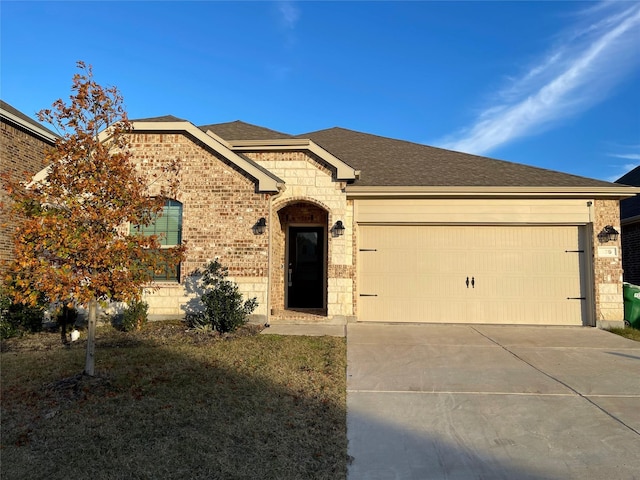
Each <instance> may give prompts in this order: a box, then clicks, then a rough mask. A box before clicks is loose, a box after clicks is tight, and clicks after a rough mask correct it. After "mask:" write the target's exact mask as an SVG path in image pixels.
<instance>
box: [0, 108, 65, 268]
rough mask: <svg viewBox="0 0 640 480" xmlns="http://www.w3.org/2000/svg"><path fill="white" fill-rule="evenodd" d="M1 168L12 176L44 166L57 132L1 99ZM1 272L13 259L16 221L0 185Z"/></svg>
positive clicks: (32, 172)
mask: <svg viewBox="0 0 640 480" xmlns="http://www.w3.org/2000/svg"><path fill="white" fill-rule="evenodd" d="M0 134H1V137H0V172H2V174H9V175H10V176H11V177H13V178H14V179H20V178H25V179H26V178H29V177H30V176H31V175H33V174H35V173H36V172H39V171H40V170H42V168H44V167H45V163H44V162H45V149H46V148H48V147H51V146H53V145H54V144H55V142H56V139H57V138H58V135H57V134H56V133H54V132H52V131H51V130H49V129H48V128H46V127H44V126H42V125H41V124H39V123H38V122H36V121H35V120H33V119H31V118H29V117H28V116H27V115H25V114H24V113H22V112H20V111H19V110H17V109H15V108H14V107H12V106H11V105H9V104H8V103H6V102H4V101H2V100H0ZM0 205H1V206H2V207H1V208H0V273H2V272H4V268H3V266H2V265H3V263H5V262H8V261H10V260H12V259H13V240H12V238H13V232H14V231H15V228H16V221H15V220H14V219H12V218H11V217H10V215H9V212H8V206H9V196H8V195H7V193H6V191H5V189H4V188H1V187H0Z"/></svg>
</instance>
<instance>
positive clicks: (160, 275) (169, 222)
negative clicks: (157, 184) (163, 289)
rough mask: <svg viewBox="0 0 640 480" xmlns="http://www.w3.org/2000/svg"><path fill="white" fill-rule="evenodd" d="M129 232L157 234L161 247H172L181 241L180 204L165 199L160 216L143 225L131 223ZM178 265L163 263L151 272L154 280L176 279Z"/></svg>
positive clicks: (178, 270) (178, 274)
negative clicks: (159, 269)
mask: <svg viewBox="0 0 640 480" xmlns="http://www.w3.org/2000/svg"><path fill="white" fill-rule="evenodd" d="M130 231H131V233H134V232H135V233H137V232H141V233H142V234H143V235H159V236H160V237H161V238H160V244H161V247H160V248H163V247H167V248H168V247H173V246H175V245H180V244H181V243H182V204H181V203H180V202H178V201H177V200H167V201H166V202H165V204H164V207H163V208H162V216H161V217H160V218H158V219H157V220H156V221H155V222H153V223H151V224H149V225H147V226H146V227H145V226H142V225H131V229H130ZM179 278H180V265H179V264H178V265H169V264H168V263H165V264H164V268H163V269H162V271H161V272H156V273H154V274H153V279H154V280H156V281H178V280H179Z"/></svg>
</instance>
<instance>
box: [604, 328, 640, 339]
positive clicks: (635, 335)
mask: <svg viewBox="0 0 640 480" xmlns="http://www.w3.org/2000/svg"><path fill="white" fill-rule="evenodd" d="M609 331H610V332H611V333H615V334H616V335H620V336H621V337H625V338H629V339H631V340H635V341H636V342H640V330H638V329H637V328H628V327H627V328H610V329H609Z"/></svg>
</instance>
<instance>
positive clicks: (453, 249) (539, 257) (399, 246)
mask: <svg viewBox="0 0 640 480" xmlns="http://www.w3.org/2000/svg"><path fill="white" fill-rule="evenodd" d="M580 237H581V229H580V228H579V227H577V226H373V225H372V226H361V227H360V229H359V254H358V255H359V256H358V295H359V296H358V319H359V320H360V321H384V322H388V321H396V322H443V323H499V324H515V323H517V324H535V325H582V324H583V323H584V318H585V314H586V312H585V309H586V303H587V302H586V300H585V298H584V297H585V288H584V279H583V278H582V275H583V274H582V272H583V268H582V263H583V261H584V255H585V253H584V251H583V247H582V241H581V238H580Z"/></svg>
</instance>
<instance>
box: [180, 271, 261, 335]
mask: <svg viewBox="0 0 640 480" xmlns="http://www.w3.org/2000/svg"><path fill="white" fill-rule="evenodd" d="M228 273H229V269H228V268H226V267H223V266H222V265H221V264H220V263H219V262H218V260H214V261H212V262H209V264H208V265H207V266H206V267H205V270H204V272H203V275H202V285H203V287H204V289H205V292H204V293H203V294H202V296H201V297H200V300H201V301H202V305H203V306H204V311H202V312H197V313H189V314H187V316H186V322H187V324H188V325H189V327H191V328H197V329H205V328H207V327H209V326H210V328H211V329H213V330H216V331H218V332H220V333H226V332H233V331H234V330H236V329H237V328H238V327H240V326H242V325H244V324H245V323H247V321H248V319H249V315H250V314H251V313H252V312H253V311H254V310H255V309H256V307H257V306H258V301H257V300H256V298H251V299H249V300H246V301H243V298H242V294H241V293H240V291H239V290H238V285H236V284H235V283H234V282H232V281H230V280H227V278H226V277H227V275H228Z"/></svg>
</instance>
